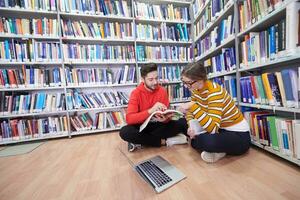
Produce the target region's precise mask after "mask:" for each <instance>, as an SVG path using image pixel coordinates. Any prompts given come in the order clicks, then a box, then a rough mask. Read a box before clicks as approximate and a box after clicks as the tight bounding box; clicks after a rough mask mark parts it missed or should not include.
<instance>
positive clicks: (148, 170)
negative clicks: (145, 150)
mask: <svg viewBox="0 0 300 200" xmlns="http://www.w3.org/2000/svg"><path fill="white" fill-rule="evenodd" d="M134 168H135V170H136V171H137V172H138V173H139V174H140V175H141V177H142V178H143V179H145V180H146V181H147V183H149V184H150V185H151V186H152V187H153V188H154V190H155V191H156V192H157V193H160V192H162V191H164V190H165V189H167V188H169V187H171V186H173V185H174V184H176V183H178V182H179V181H181V180H183V179H184V178H186V176H185V175H184V174H183V173H182V172H180V171H179V170H178V169H176V167H174V166H173V165H171V164H170V163H169V162H168V161H166V160H165V159H163V158H162V157H161V156H155V157H153V158H150V159H147V160H144V161H142V162H140V163H139V164H137V165H134Z"/></svg>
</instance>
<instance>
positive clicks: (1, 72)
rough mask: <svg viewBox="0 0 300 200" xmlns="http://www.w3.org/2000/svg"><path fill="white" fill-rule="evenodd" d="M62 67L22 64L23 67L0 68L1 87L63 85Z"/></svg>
mask: <svg viewBox="0 0 300 200" xmlns="http://www.w3.org/2000/svg"><path fill="white" fill-rule="evenodd" d="M62 74H63V73H62V68H59V67H53V68H48V69H42V68H39V67H32V66H22V68H21V69H0V88H35V87H58V86H62V83H63V79H62V78H63V77H62Z"/></svg>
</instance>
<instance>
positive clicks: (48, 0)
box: [0, 0, 56, 11]
mask: <svg viewBox="0 0 300 200" xmlns="http://www.w3.org/2000/svg"><path fill="white" fill-rule="evenodd" d="M0 7H5V8H23V9H28V10H43V11H56V1H55V0H44V1H32V0H9V1H7V0H0Z"/></svg>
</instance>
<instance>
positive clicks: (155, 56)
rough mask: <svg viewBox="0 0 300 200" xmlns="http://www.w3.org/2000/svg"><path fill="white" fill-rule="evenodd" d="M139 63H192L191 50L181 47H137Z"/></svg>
mask: <svg viewBox="0 0 300 200" xmlns="http://www.w3.org/2000/svg"><path fill="white" fill-rule="evenodd" d="M136 53H137V60H138V61H153V62H155V61H190V59H191V55H192V54H191V48H190V47H180V46H162V45H160V46H142V45H138V46H137V47H136Z"/></svg>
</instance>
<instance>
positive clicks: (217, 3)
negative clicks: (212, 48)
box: [195, 0, 233, 35]
mask: <svg viewBox="0 0 300 200" xmlns="http://www.w3.org/2000/svg"><path fill="white" fill-rule="evenodd" d="M232 2H233V1H232V0H211V1H210V2H209V4H208V6H206V7H205V9H204V13H203V15H202V16H201V18H200V20H199V21H198V22H197V24H196V27H197V28H196V29H195V31H196V32H195V35H200V34H201V33H202V31H203V30H205V29H206V28H207V27H208V26H210V25H211V24H212V23H213V21H214V20H215V19H216V18H217V17H218V16H219V14H220V12H221V11H222V10H224V8H226V7H227V6H228V5H229V4H232Z"/></svg>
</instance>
